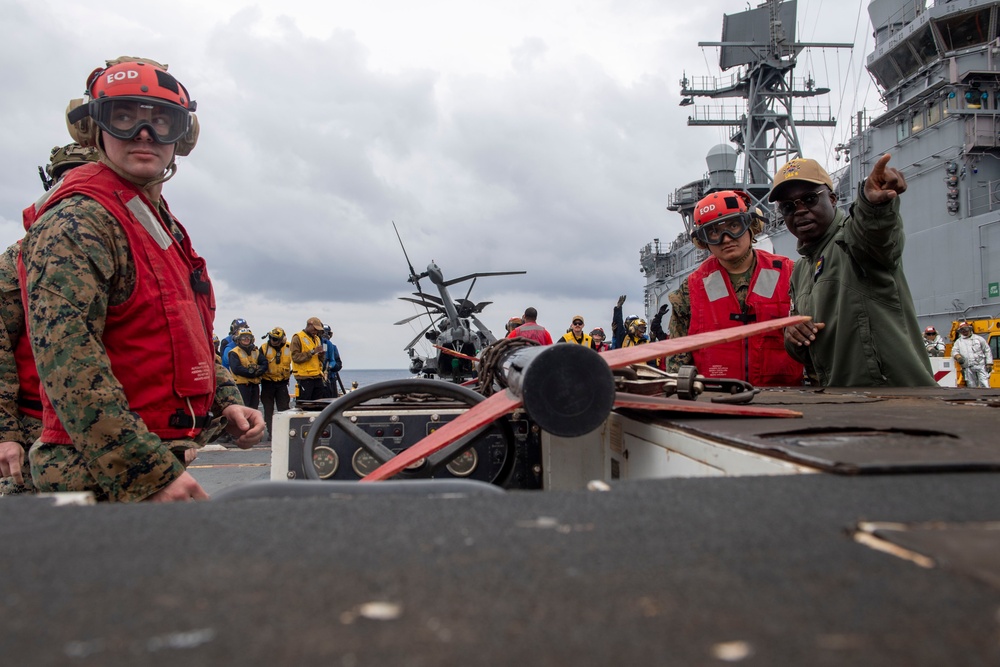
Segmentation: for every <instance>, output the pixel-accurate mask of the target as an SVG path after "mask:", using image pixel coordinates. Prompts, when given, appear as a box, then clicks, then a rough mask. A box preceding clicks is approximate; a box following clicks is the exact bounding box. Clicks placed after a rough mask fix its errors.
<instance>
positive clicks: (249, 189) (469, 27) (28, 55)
mask: <svg viewBox="0 0 1000 667" xmlns="http://www.w3.org/2000/svg"><path fill="white" fill-rule="evenodd" d="M865 6H866V5H865ZM681 8H683V9H681ZM746 8H747V4H746V3H745V2H739V1H730V2H725V1H721V0H708V1H703V2H700V3H680V2H652V1H647V0H624V1H622V0H619V1H616V2H611V1H607V2H601V1H599V0H546V2H544V3H538V2H530V3H529V2H517V1H513V2H512V1H508V2H504V3H492V4H491V5H490V6H487V7H482V6H479V3H468V2H458V1H452V0H437V1H429V2H423V3H404V2H399V1H398V0H369V2H366V3H341V2H324V3H320V2H312V1H306V2H298V3H281V2H271V1H265V2H259V3H256V4H250V3H241V2H231V1H225V0H222V1H213V2H200V3H195V2H188V1H186V0H180V1H175V2H172V3H169V4H166V5H165V4H162V3H130V4H129V5H121V6H120V7H119V6H118V5H115V4H114V3H105V2H101V3H97V2H86V1H84V2H78V1H77V2H70V1H63V0H55V1H44V0H31V1H30V2H29V1H27V0H25V1H23V2H22V1H15V0H0V12H2V15H3V16H4V20H3V23H2V25H0V57H2V59H3V63H4V72H5V77H4V84H5V85H4V88H5V93H6V103H5V104H4V105H3V106H2V107H0V121H2V125H3V128H4V132H3V136H4V140H3V141H4V149H5V150H4V156H5V159H4V160H3V161H2V164H0V170H2V171H0V243H2V244H3V246H2V247H5V246H6V245H8V244H9V243H12V242H14V241H15V240H17V239H18V238H19V237H20V236H21V234H22V227H21V223H20V212H21V209H23V208H24V207H25V206H26V205H27V204H29V203H30V202H32V201H33V200H34V199H36V198H37V197H38V196H39V195H40V194H41V192H42V189H41V187H40V185H41V184H40V181H39V179H38V176H37V166H38V165H43V164H45V162H47V158H48V154H49V150H50V149H51V148H52V147H53V146H56V145H62V144H65V143H68V142H69V141H70V138H69V136H68V134H67V132H66V129H65V122H64V120H63V119H64V112H65V108H66V104H67V102H68V100H69V99H70V98H72V97H80V96H81V95H82V93H83V89H84V82H85V79H86V77H87V75H88V74H89V73H90V71H91V70H92V69H94V68H95V67H97V66H99V65H102V64H103V61H104V60H105V59H106V58H113V57H116V56H119V55H124V54H128V55H138V56H144V57H149V58H153V59H156V60H159V61H160V62H165V63H169V65H170V71H171V72H172V73H173V74H174V75H175V76H176V77H177V78H178V79H179V80H180V81H181V82H182V83H184V84H185V86H186V87H187V88H188V89H189V90H190V92H191V94H192V96H193V97H194V99H195V100H197V102H198V117H199V121H200V123H201V128H202V132H201V138H200V139H199V142H198V145H197V147H196V148H195V150H194V151H193V153H192V154H191V155H190V156H189V157H185V158H179V160H178V163H179V169H178V173H177V176H176V177H175V178H174V179H173V180H171V181H170V182H168V183H167V184H166V185H165V186H164V196H165V198H166V199H167V200H168V201H169V202H170V205H171V209H172V210H173V211H174V213H175V214H176V215H177V217H178V218H179V219H180V220H181V221H182V222H183V223H184V224H185V226H186V227H187V228H188V229H189V231H190V232H191V234H192V237H193V240H194V244H195V248H196V249H197V250H198V252H199V253H200V254H201V255H203V256H205V257H206V258H207V260H208V262H209V270H210V273H211V274H212V276H213V279H214V281H215V285H216V292H217V299H218V306H219V308H218V315H217V320H216V332H217V333H218V334H219V335H220V336H224V335H225V334H226V333H227V332H228V327H229V322H230V321H231V320H232V319H233V318H234V317H238V316H239V317H245V318H246V319H247V320H248V321H249V323H250V325H251V327H252V328H253V329H254V331H255V333H257V334H258V335H260V334H263V333H265V332H266V331H267V330H269V329H270V328H271V327H273V326H281V327H283V328H285V329H286V330H287V331H289V333H292V332H294V331H298V330H299V329H301V328H302V327H303V326H304V324H305V320H306V319H307V318H308V317H310V316H314V315H315V316H319V317H320V318H322V319H323V321H324V322H327V323H329V324H331V326H332V327H333V330H334V342H335V343H337V344H338V346H339V347H340V350H341V354H342V356H343V358H344V361H345V364H346V368H345V372H347V371H348V370H349V369H350V368H351V367H353V368H404V367H406V365H407V359H406V356H405V354H404V353H403V351H402V348H403V347H404V346H405V345H406V343H407V342H408V341H409V340H410V339H411V338H413V336H414V335H415V334H416V333H417V332H418V331H419V330H420V328H421V325H420V323H419V322H420V321H419V320H418V321H415V322H413V323H412V324H411V325H406V326H395V327H394V326H392V323H393V322H395V321H397V320H401V319H403V318H405V317H408V316H410V315H413V314H415V313H416V310H415V309H416V306H413V305H411V304H408V303H404V302H402V301H399V300H398V299H397V297H399V296H404V295H406V294H407V293H408V292H410V291H412V288H411V287H410V286H409V285H408V284H407V283H406V278H407V273H408V272H407V267H406V262H405V259H404V257H403V254H402V251H401V250H400V248H399V244H398V242H397V240H396V237H395V234H394V232H393V229H392V221H395V223H396V225H397V226H398V227H399V232H400V234H401V235H402V238H403V241H404V243H405V244H406V250H407V252H408V254H409V257H410V259H411V261H412V262H413V264H414V267H415V268H416V269H417V270H418V271H420V270H423V269H424V268H425V267H426V265H427V264H428V263H429V262H430V261H431V260H436V261H437V262H438V263H439V264H440V266H441V267H442V269H443V270H444V272H445V277H446V278H449V277H457V276H460V275H464V274H467V273H472V272H475V271H510V270H526V271H527V272H528V273H527V274H526V275H523V276H505V277H499V278H485V279H481V280H479V281H478V282H477V284H476V286H475V289H474V291H473V293H472V298H473V300H476V301H484V300H490V301H493V302H494V303H493V305H491V306H489V307H488V308H487V309H486V310H485V312H484V314H483V315H482V316H481V319H483V321H484V322H485V323H486V324H487V325H489V326H490V327H491V328H493V330H494V332H502V329H503V323H504V322H506V320H507V318H508V317H510V316H513V315H517V314H520V313H521V312H522V311H523V310H524V308H525V306H529V305H532V306H535V307H536V308H537V309H538V311H539V321H540V323H541V324H543V325H545V326H547V327H548V328H549V330H550V331H552V332H553V334H557V333H562V332H563V331H565V328H566V326H567V325H568V323H569V320H570V318H571V317H572V316H573V315H574V314H582V315H584V316H585V318H586V320H587V327H588V329H589V328H590V327H593V326H604V327H605V328H606V329H608V328H609V325H610V318H611V308H612V306H613V304H614V301H615V299H616V298H617V296H618V295H619V294H627V295H628V302H627V304H626V310H627V311H629V312H636V313H641V312H642V295H643V291H642V286H643V283H644V279H643V276H642V275H641V273H640V270H639V261H638V255H639V250H640V248H641V247H642V246H644V245H645V244H646V243H649V242H650V241H652V239H653V238H660V239H663V240H664V241H669V240H670V239H673V238H674V237H675V236H676V235H677V234H678V233H679V232H680V231H681V230H682V225H681V222H680V218H679V217H678V216H677V215H676V214H674V213H671V212H669V211H667V210H666V208H665V206H666V202H667V198H668V196H669V195H670V193H672V192H673V189H674V188H676V187H679V186H680V185H683V184H684V183H686V182H688V181H691V180H694V179H697V178H700V177H701V176H702V174H703V173H704V172H705V162H704V156H705V154H706V153H707V152H708V150H709V149H710V148H711V147H712V146H713V145H715V144H718V143H722V142H723V141H725V138H726V137H725V135H724V133H723V131H722V130H719V129H713V128H689V127H687V126H686V124H685V120H686V117H687V115H688V110H687V109H685V108H682V107H679V106H678V102H679V101H680V95H679V85H678V81H679V79H680V78H681V77H682V74H683V73H685V72H686V73H687V74H688V75H689V76H691V75H696V76H706V75H707V76H711V75H719V74H720V73H719V71H718V69H717V62H718V52H717V50H716V49H712V48H705V49H701V48H699V47H698V46H697V42H698V41H716V40H718V39H719V38H720V35H721V26H722V15H723V13H729V14H733V13H737V12H740V11H743V10H745V9H746ZM870 33H871V29H870V27H869V25H868V19H867V14H866V12H865V11H864V8H863V7H862V6H861V2H860V1H859V0H855V1H854V2H847V3H844V2H836V3H835V2H833V1H832V0H826V1H825V2H824V1H822V0H800V2H799V39H800V41H817V42H819V41H822V42H852V41H855V40H857V43H858V46H857V47H856V48H855V51H854V53H853V55H852V54H851V53H849V52H836V51H832V50H822V51H816V52H813V53H810V54H807V55H805V56H803V57H801V58H800V61H799V62H800V67H799V69H797V70H796V76H806V75H807V74H812V75H813V76H814V78H815V79H816V80H817V82H818V83H819V84H820V85H823V86H827V87H829V88H831V89H832V90H833V93H832V94H831V96H829V98H828V99H824V100H821V101H819V102H818V103H819V104H820V105H823V106H831V107H832V108H833V110H834V113H835V115H837V116H838V117H839V118H843V119H844V120H845V121H847V120H848V119H849V117H850V115H851V114H852V113H853V112H854V111H856V110H857V109H859V108H860V107H862V106H867V107H868V108H876V107H877V105H878V100H877V94H876V91H875V90H874V88H873V87H872V86H871V84H870V83H869V79H868V77H867V74H865V73H864V72H863V62H864V59H865V46H864V45H865V43H866V41H867V40H868V39H869V35H870ZM841 91H847V92H843V93H842V92H841ZM848 130H849V127H838V128H837V130H836V131H833V130H827V131H826V132H825V133H822V132H819V131H816V130H804V131H803V130H800V136H801V138H802V140H803V143H804V144H805V146H806V149H807V153H808V154H809V155H810V156H811V157H815V158H817V159H819V160H820V161H821V162H824V163H826V164H827V166H828V167H829V168H831V169H833V168H835V167H836V164H835V163H834V162H833V154H832V146H834V145H835V144H836V143H837V142H839V141H842V140H843V139H844V138H845V137H846V136H847V132H848ZM453 289H454V290H455V292H456V294H453V296H464V289H463V286H456V287H455V288H453ZM346 377H349V373H348V374H347V376H346Z"/></svg>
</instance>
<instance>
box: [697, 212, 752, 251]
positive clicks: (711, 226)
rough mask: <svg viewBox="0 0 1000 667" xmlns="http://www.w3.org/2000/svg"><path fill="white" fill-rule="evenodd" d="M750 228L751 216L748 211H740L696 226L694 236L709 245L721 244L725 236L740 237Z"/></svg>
mask: <svg viewBox="0 0 1000 667" xmlns="http://www.w3.org/2000/svg"><path fill="white" fill-rule="evenodd" d="M748 229H750V216H749V215H748V214H746V213H740V214H739V215H734V216H732V217H728V218H721V219H719V220H716V221H715V222H710V223H708V224H705V225H701V226H700V227H696V228H695V230H694V236H695V238H697V239H699V240H701V241H702V242H704V243H707V244H708V245H719V244H720V243H722V241H723V238H722V237H723V236H728V237H729V238H731V239H738V238H739V237H741V236H743V235H744V234H745V233H746V231H747V230H748Z"/></svg>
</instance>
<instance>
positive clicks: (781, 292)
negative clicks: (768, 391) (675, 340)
mask: <svg viewBox="0 0 1000 667" xmlns="http://www.w3.org/2000/svg"><path fill="white" fill-rule="evenodd" d="M755 252H756V253H757V266H756V268H755V269H754V274H753V277H752V278H751V279H750V290H749V292H748V293H747V297H746V312H745V313H743V312H741V311H740V304H739V300H737V298H736V294H735V292H733V285H732V283H731V282H730V280H729V273H728V272H727V271H726V270H725V269H724V268H723V267H722V264H720V263H719V260H718V259H716V258H715V257H709V258H708V259H707V260H705V261H704V262H702V263H701V266H699V267H698V268H697V269H695V270H694V271H693V272H692V273H691V275H690V276H689V277H688V291H689V293H690V295H691V326H690V327H689V329H688V334H689V335H694V334H697V333H702V332H705V331H718V330H720V329H729V328H732V327H737V326H741V325H743V324H750V323H752V322H765V321H767V320H774V319H778V318H781V317H788V313H789V312H790V310H791V301H790V300H789V297H788V287H789V279H790V278H791V275H792V266H794V262H792V260H790V259H788V258H787V257H781V256H780V255H772V254H771V253H769V252H765V251H763V250H756V251H755ZM692 354H693V355H694V363H695V366H697V368H698V372H699V373H701V374H702V375H704V376H705V377H709V378H733V379H737V380H744V381H747V382H750V383H751V384H753V385H755V386H764V387H767V386H772V387H774V386H797V385H800V384H802V364H800V363H799V362H797V361H795V360H794V359H792V358H791V357H790V356H788V353H787V352H786V351H785V341H784V334H783V333H782V332H781V330H778V331H770V332H767V333H763V334H758V335H756V336H752V337H750V338H745V339H743V340H738V341H733V342H731V343H720V344H718V345H713V346H711V347H707V348H704V349H701V350H696V351H694V352H693V353H692Z"/></svg>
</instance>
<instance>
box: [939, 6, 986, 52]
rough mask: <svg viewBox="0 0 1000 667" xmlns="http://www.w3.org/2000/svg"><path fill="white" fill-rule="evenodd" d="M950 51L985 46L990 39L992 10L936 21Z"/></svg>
mask: <svg viewBox="0 0 1000 667" xmlns="http://www.w3.org/2000/svg"><path fill="white" fill-rule="evenodd" d="M935 24H936V25H937V29H938V31H939V32H940V33H941V39H943V40H944V44H945V48H946V49H947V50H948V51H957V50H959V49H967V48H969V47H970V46H976V45H977V44H985V43H986V42H987V41H988V40H989V38H990V10H989V8H986V9H981V10H979V11H975V12H965V13H963V14H958V15H956V16H949V17H947V18H944V19H941V20H940V21H935Z"/></svg>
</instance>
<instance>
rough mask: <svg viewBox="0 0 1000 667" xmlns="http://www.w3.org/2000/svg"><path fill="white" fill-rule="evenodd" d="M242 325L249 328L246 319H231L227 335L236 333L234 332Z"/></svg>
mask: <svg viewBox="0 0 1000 667" xmlns="http://www.w3.org/2000/svg"><path fill="white" fill-rule="evenodd" d="M243 327H247V328H248V329H249V328H250V327H249V326H248V325H247V321H246V320H244V319H243V318H241V317H237V318H236V319H235V320H233V322H232V324H230V325H229V335H230V336H234V335H236V332H237V331H239V330H240V329H242V328H243Z"/></svg>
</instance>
